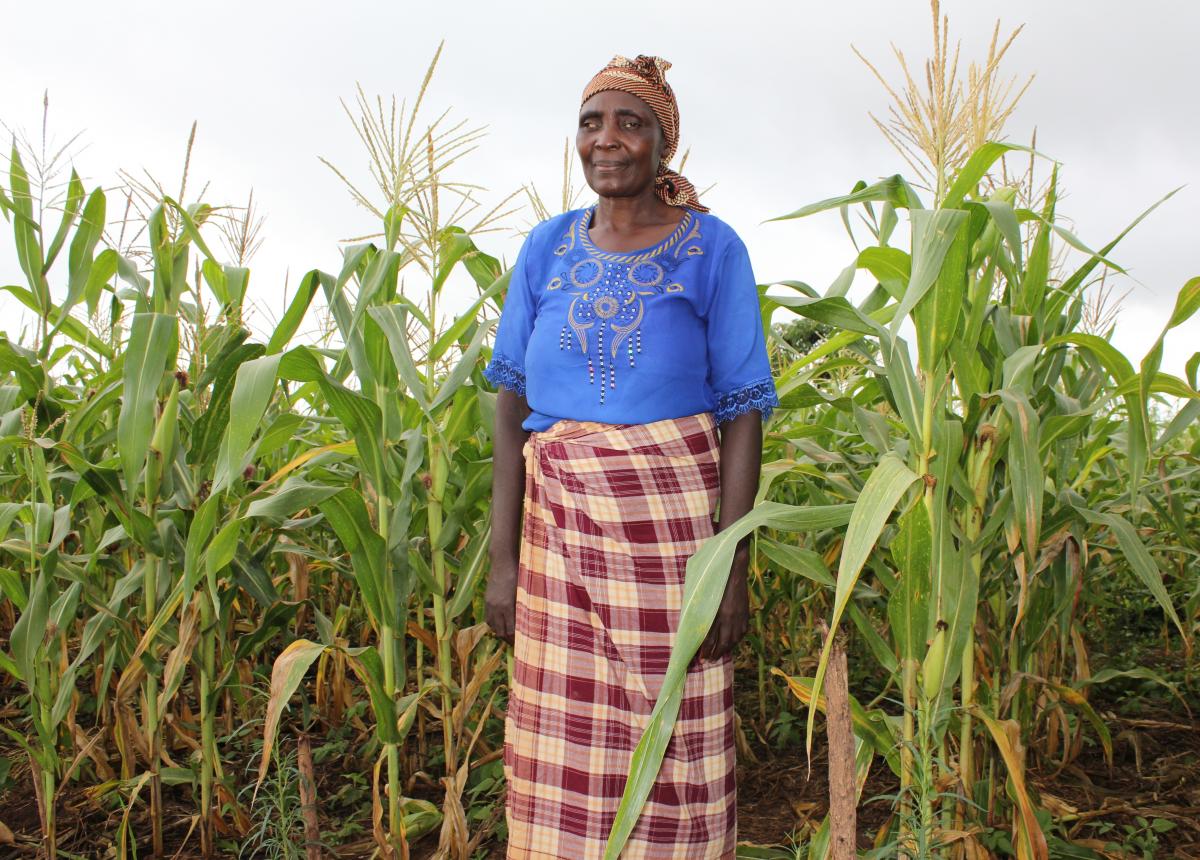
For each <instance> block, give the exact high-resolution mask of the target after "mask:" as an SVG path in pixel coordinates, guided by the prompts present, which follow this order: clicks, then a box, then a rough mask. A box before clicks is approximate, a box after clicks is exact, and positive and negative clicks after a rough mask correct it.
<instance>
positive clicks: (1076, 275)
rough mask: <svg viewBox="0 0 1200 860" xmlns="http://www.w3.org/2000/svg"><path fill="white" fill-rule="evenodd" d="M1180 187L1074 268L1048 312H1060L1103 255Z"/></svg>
mask: <svg viewBox="0 0 1200 860" xmlns="http://www.w3.org/2000/svg"><path fill="white" fill-rule="evenodd" d="M1182 188H1183V186H1182V185H1181V186H1179V188H1176V189H1174V190H1173V191H1170V192H1168V193H1167V194H1165V195H1163V196H1162V197H1161V198H1159V199H1158V200H1157V201H1155V202H1154V203H1153V204H1151V205H1150V206H1149V207H1148V208H1147V209H1146V210H1145V211H1143V212H1142V213H1141V214H1140V215H1138V216H1137V217H1136V218H1134V219H1133V221H1131V222H1130V223H1129V225H1128V226H1126V228H1125V229H1124V230H1122V231H1121V232H1120V233H1118V234H1117V237H1116V238H1115V239H1113V240H1112V241H1111V242H1109V243H1108V244H1107V245H1105V246H1103V247H1102V248H1101V249H1100V252H1099V253H1098V254H1095V255H1093V256H1091V257H1089V258H1088V259H1087V260H1086V261H1085V262H1084V263H1083V265H1082V266H1080V267H1079V268H1078V269H1076V270H1075V271H1074V272H1073V273H1072V274H1071V276H1070V277H1069V278H1067V279H1066V280H1065V281H1064V282H1063V283H1062V286H1061V287H1059V289H1058V291H1057V293H1056V296H1057V297H1056V298H1053V299H1051V300H1050V301H1049V302H1048V303H1047V304H1048V305H1050V307H1049V309H1048V313H1049V314H1050V315H1054V314H1058V313H1059V312H1060V310H1061V308H1062V306H1063V305H1064V304H1065V303H1066V302H1067V300H1068V298H1069V297H1071V296H1073V295H1074V294H1075V293H1076V291H1078V290H1079V289H1080V288H1081V287H1082V286H1083V284H1084V282H1085V281H1086V280H1087V277H1088V275H1090V274H1091V273H1092V271H1093V270H1094V269H1095V268H1096V266H1098V265H1100V263H1101V262H1102V261H1103V259H1104V257H1105V255H1107V254H1108V253H1109V252H1110V251H1112V249H1113V248H1115V247H1117V245H1118V244H1119V243H1120V241H1121V240H1122V239H1124V238H1125V237H1126V236H1127V235H1128V234H1129V232H1130V231H1131V230H1132V229H1133V228H1134V227H1136V226H1137V225H1138V224H1140V223H1141V222H1142V220H1143V219H1144V218H1145V217H1146V216H1147V215H1149V214H1150V213H1151V212H1153V211H1154V210H1155V209H1157V208H1158V207H1159V206H1161V205H1162V204H1164V203H1166V202H1167V201H1168V200H1170V199H1171V198H1172V197H1174V196H1175V195H1176V194H1177V193H1178V192H1179V191H1180V190H1181V189H1182Z"/></svg>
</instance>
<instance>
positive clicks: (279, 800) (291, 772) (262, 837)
mask: <svg viewBox="0 0 1200 860" xmlns="http://www.w3.org/2000/svg"><path fill="white" fill-rule="evenodd" d="M273 758H274V761H275V767H274V768H272V770H271V772H270V773H269V774H268V775H267V777H266V778H265V779H264V780H263V781H262V785H261V786H260V787H259V790H258V792H257V793H255V792H254V788H255V785H254V783H253V782H252V781H251V782H250V783H249V784H247V785H246V787H245V788H243V789H242V791H241V793H240V798H241V800H242V801H243V803H245V804H246V805H247V807H248V809H249V811H250V819H251V821H252V822H253V824H252V826H251V829H250V832H249V833H248V834H246V838H245V840H244V841H243V842H242V845H241V848H240V850H239V851H238V857H239V858H242V857H247V858H254V860H303V858H304V856H305V853H304V820H303V818H302V815H301V809H300V778H301V777H300V769H299V768H298V767H297V765H296V751H295V750H294V749H292V750H290V751H289V752H287V753H286V754H283V755H281V754H280V752H279V747H276V748H275V754H274V756H273ZM254 764H256V761H252V763H251V765H250V766H249V767H248V768H247V772H249V773H250V774H251V777H253V770H254Z"/></svg>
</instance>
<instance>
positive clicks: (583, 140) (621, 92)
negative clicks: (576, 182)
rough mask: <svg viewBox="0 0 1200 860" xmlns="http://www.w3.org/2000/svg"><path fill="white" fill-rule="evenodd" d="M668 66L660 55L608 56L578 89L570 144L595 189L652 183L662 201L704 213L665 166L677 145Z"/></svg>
mask: <svg viewBox="0 0 1200 860" xmlns="http://www.w3.org/2000/svg"><path fill="white" fill-rule="evenodd" d="M670 67H671V64H670V63H668V62H667V61H666V60H663V59H662V58H660V57H648V56H644V55H639V56H638V57H637V58H636V59H633V60H629V59H627V58H625V57H621V56H617V57H614V58H613V59H612V61H611V62H610V63H609V64H608V65H607V66H605V67H604V68H603V69H601V70H600V72H599V73H597V74H596V76H595V77H593V78H592V80H591V81H589V82H588V85H587V86H586V87H585V88H584V90H583V98H582V104H581V106H580V109H579V131H578V132H577V134H576V139H575V144H576V148H577V149H578V150H579V157H580V160H581V161H582V163H583V171H584V176H585V177H586V179H587V182H588V185H590V186H591V187H592V190H594V191H595V192H596V193H597V194H599V195H601V196H603V197H627V196H633V195H636V194H641V193H644V192H645V191H646V190H647V188H649V187H653V188H654V192H655V194H656V195H657V196H658V197H659V199H661V200H662V201H663V202H664V203H667V204H669V205H671V206H687V207H689V208H692V209H697V210H699V211H702V212H706V211H708V210H707V209H706V208H705V207H704V206H702V205H700V201H699V199H698V197H697V195H696V190H695V188H694V187H693V186H692V184H691V183H690V182H688V181H687V179H685V178H684V177H683V176H680V175H679V174H678V173H675V172H674V171H672V170H671V169H670V167H669V166H668V165H669V164H670V161H671V158H672V157H673V156H674V155H675V150H676V148H677V147H678V146H679V105H678V103H677V102H676V101H675V93H674V92H673V91H672V90H671V86H670V85H669V84H668V83H667V81H666V78H665V73H666V71H667V69H669V68H670Z"/></svg>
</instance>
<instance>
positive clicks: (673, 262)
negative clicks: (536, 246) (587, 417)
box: [547, 207, 704, 405]
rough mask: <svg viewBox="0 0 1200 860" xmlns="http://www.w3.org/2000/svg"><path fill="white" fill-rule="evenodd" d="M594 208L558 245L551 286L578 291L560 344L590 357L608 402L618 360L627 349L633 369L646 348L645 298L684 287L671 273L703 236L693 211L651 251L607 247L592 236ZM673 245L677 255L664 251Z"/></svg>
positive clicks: (693, 252) (602, 395)
mask: <svg viewBox="0 0 1200 860" xmlns="http://www.w3.org/2000/svg"><path fill="white" fill-rule="evenodd" d="M593 211H594V207H593V209H587V210H584V212H583V213H582V214H581V215H580V217H579V218H578V219H576V221H575V222H574V223H573V224H572V225H571V226H570V228H569V229H568V230H567V232H566V234H565V235H564V237H563V238H564V241H563V243H562V244H561V245H559V246H558V248H556V249H555V252H554V253H555V254H556V255H557V256H559V257H562V258H564V259H563V263H564V265H565V268H564V269H563V270H562V271H560V272H559V273H558V274H557V276H555V277H554V278H552V279H551V281H550V283H549V284H548V285H547V289H551V290H557V289H566V291H567V292H568V293H570V294H571V295H573V296H574V298H573V299H572V300H571V303H570V306H569V307H568V309H567V321H566V323H565V324H564V325H563V327H562V330H561V331H560V332H559V336H558V348H559V349H560V350H565V351H570V350H573V349H575V348H578V349H579V351H580V352H582V353H583V354H584V355H586V356H587V357H588V382H589V383H590V384H592V385H595V384H596V375H597V374H596V371H597V370H599V376H600V392H599V394H600V403H601V405H603V404H604V401H605V399H606V392H607V391H608V390H612V389H615V388H616V387H617V368H616V365H617V362H618V359H620V358H621V355H622V352H624V356H625V358H626V360H627V361H628V362H629V366H630V367H631V368H632V367H636V366H637V356H638V355H639V354H640V353H641V351H642V331H641V324H642V321H643V319H644V317H645V313H646V305H645V300H646V299H647V298H649V297H651V296H658V295H663V294H665V293H678V292H682V291H683V289H684V288H683V285H682V284H679V283H674V282H668V281H669V277H668V276H669V275H670V273H671V272H672V271H674V269H675V268H676V267H677V266H678V265H679V262H680V259H679V251H680V249H681V248H682V247H683V245H684V244H686V243H687V242H690V241H692V240H699V239H700V228H699V224H698V222H696V220H695V218H694V217H693V216H692V214H691V213H690V212H686V213H684V217H683V218H682V219H680V222H679V226H678V227H677V228H676V229H675V231H674V232H673V233H671V235H670V236H668V237H667V238H666V239H664V240H663V241H662V242H660V243H659V244H658V245H656V246H655V247H653V248H651V249H650V250H647V251H643V252H640V253H617V252H609V251H602V250H600V249H599V248H596V247H595V246H594V245H592V244H591V241H590V240H589V238H588V235H587V225H588V224H589V223H590V221H591V218H592V213H593ZM681 239H682V240H683V241H682V242H681V241H680V240H681ZM672 247H674V249H675V253H674V254H664V252H666V251H668V250H669V249H671V248H672ZM702 253H704V252H703V250H702V249H701V248H700V246H699V245H698V244H697V245H692V246H690V247H689V248H688V256H695V255H696V254H702ZM659 258H661V259H659ZM592 334H594V335H595V337H594V342H595V351H594V354H593V350H592V338H591V335H592Z"/></svg>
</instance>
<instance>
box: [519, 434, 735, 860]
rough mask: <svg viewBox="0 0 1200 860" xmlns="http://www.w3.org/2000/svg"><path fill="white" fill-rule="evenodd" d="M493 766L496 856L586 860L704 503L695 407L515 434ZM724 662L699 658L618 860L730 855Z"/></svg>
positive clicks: (712, 498)
mask: <svg viewBox="0 0 1200 860" xmlns="http://www.w3.org/2000/svg"><path fill="white" fill-rule="evenodd" d="M524 453H525V470H526V471H525V474H526V484H525V525H524V532H523V539H522V544H521V559H520V569H519V575H518V584H517V618H516V631H517V632H516V648H515V654H514V668H513V676H512V685H511V690H510V694H509V706H508V718H507V721H506V724H505V745H504V765H505V774H506V776H507V778H508V801H507V814H508V839H509V842H508V857H509V858H510V860H512V859H513V858H515V860H563V858H567V860H590V858H601V857H602V856H603V854H604V846H605V842H606V840H607V838H608V832H609V829H610V828H611V826H612V821H613V816H614V815H615V814H616V810H617V806H618V805H619V803H620V799H621V793H622V791H623V790H624V787H625V781H626V775H627V773H628V769H629V759H630V756H631V755H632V753H633V749H634V747H635V746H636V745H637V742H638V740H639V738H640V737H641V734H642V730H643V729H644V728H645V725H646V722H647V720H648V718H649V715H650V712H651V710H652V709H653V707H654V702H655V700H656V698H657V697H658V693H659V690H660V688H661V686H662V680H663V675H664V674H665V672H666V669H667V662H668V660H669V658H670V654H671V646H672V644H673V642H674V631H675V630H676V628H677V626H678V621H679V607H680V602H681V598H682V595H683V579H684V570H685V566H686V564H687V560H688V558H689V557H691V555H692V554H693V553H694V552H695V551H696V549H697V548H698V547H699V545H700V543H701V541H703V540H704V539H705V538H706V537H709V536H710V535H711V534H712V533H713V516H714V514H715V508H716V503H717V500H718V497H719V468H718V467H719V454H720V449H719V445H718V439H717V431H716V423H715V421H714V419H713V417H712V415H711V414H710V413H707V412H706V413H701V414H699V415H691V416H687V417H685V418H677V419H669V420H664V421H655V422H652V423H649V424H632V425H618V424H603V423H599V422H591V421H559V422H557V423H556V424H554V425H553V426H552V427H550V428H549V429H548V430H545V431H541V432H537V431H535V432H533V433H531V434H530V436H529V441H528V442H527V443H526V445H525V452H524ZM732 681H733V665H732V661H731V659H730V658H729V657H725V658H723V659H721V660H718V661H714V662H707V663H701V662H700V661H699V660H697V661H696V662H695V663H694V664H693V665H692V667H691V670H690V671H689V672H688V677H687V685H686V688H685V691H684V698H683V705H682V707H681V709H680V713H679V721H678V723H677V724H676V726H675V733H674V735H673V736H672V739H671V742H670V744H669V745H668V747H667V752H666V757H665V759H664V760H663V764H662V769H661V771H660V772H659V776H658V781H657V782H656V784H655V786H654V788H653V790H652V791H651V793H650V797H649V800H648V801H647V804H646V806H645V809H644V810H643V812H642V815H641V817H640V818H639V819H638V823H637V826H636V827H635V828H634V831H633V834H632V836H631V837H630V839H629V842H628V844H627V845H626V847H625V850H624V852H623V853H622V855H621V856H622V857H623V858H626V860H667V858H688V860H702V858H732V857H733V856H734V850H735V838H736V806H735V790H736V782H735V771H734V767H735V751H734V729H733V690H732Z"/></svg>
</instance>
